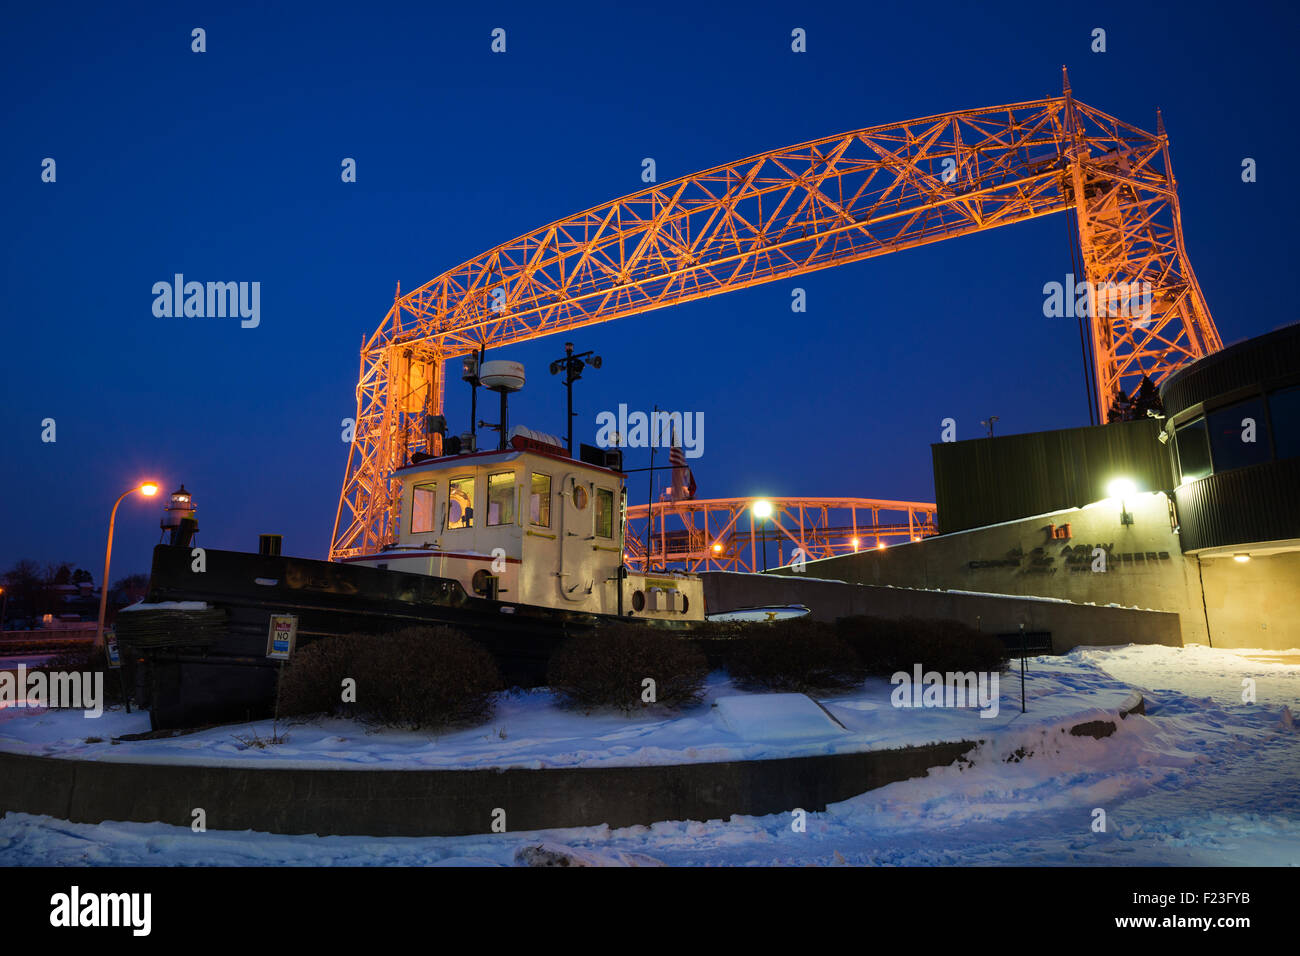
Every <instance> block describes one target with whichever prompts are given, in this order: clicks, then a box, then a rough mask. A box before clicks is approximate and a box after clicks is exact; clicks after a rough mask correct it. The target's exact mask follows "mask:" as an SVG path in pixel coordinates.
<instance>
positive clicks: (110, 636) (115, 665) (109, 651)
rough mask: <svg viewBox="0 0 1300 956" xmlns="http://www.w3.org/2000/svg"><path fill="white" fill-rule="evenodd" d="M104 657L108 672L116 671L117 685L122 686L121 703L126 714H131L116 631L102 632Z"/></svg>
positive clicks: (107, 630)
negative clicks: (124, 706)
mask: <svg viewBox="0 0 1300 956" xmlns="http://www.w3.org/2000/svg"><path fill="white" fill-rule="evenodd" d="M104 655H105V656H106V657H107V658H108V668H109V670H115V671H117V680H118V683H120V684H121V685H122V703H123V704H125V705H126V712H127V713H128V714H129V713H131V698H130V696H129V695H128V694H127V692H126V675H125V674H123V673H122V654H121V652H120V651H119V650H118V647H117V629H116V628H106V629H105V630H104Z"/></svg>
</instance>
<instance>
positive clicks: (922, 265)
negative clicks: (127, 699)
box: [0, 0, 1300, 579]
mask: <svg viewBox="0 0 1300 956" xmlns="http://www.w3.org/2000/svg"><path fill="white" fill-rule="evenodd" d="M196 26H199V27H203V28H204V29H205V30H206V31H207V52H206V53H202V54H196V53H192V52H191V51H190V43H191V40H190V31H191V29H192V28H194V27H196ZM494 27H503V28H505V29H506V31H507V39H508V46H507V53H506V54H505V55H494V54H493V53H491V52H490V49H489V46H490V39H491V38H490V33H491V31H492V29H493V28H494ZM794 27H802V28H804V29H805V30H806V31H807V37H808V52H807V53H806V54H793V53H791V51H790V32H791V30H792V29H793V28H794ZM1094 27H1103V28H1105V29H1106V31H1107V47H1108V49H1107V52H1106V53H1104V54H1094V53H1091V52H1090V50H1089V46H1090V42H1091V36H1090V34H1091V31H1092V29H1093V28H1094ZM1296 27H1297V14H1296V13H1295V12H1294V9H1292V8H1291V5H1290V4H1286V3H1256V4H1221V5H1220V4H1215V5H1208V4H1198V3H1187V2H1182V3H1168V4H1144V3H1132V2H1118V3H1087V4H1069V5H1066V4H1053V3H1041V2H1035V3H1016V4H992V5H987V6H986V5H976V4H967V3H952V4H945V3H934V2H929V3H924V4H889V5H887V6H883V5H876V4H866V3H860V2H846V3H839V4H826V3H789V2H757V3H744V4H739V3H736V4H713V3H707V2H691V3H674V2H671V0H666V2H659V3H653V4H647V3H609V4H602V5H592V6H586V7H580V6H573V5H569V4H565V3H545V4H540V3H528V4H524V3H518V4H515V3H491V4H439V3H424V4H410V5H398V4H388V3H366V4H356V3H330V2H319V3H311V4H291V3H282V2H262V3H210V4H200V3H188V2H178V3H165V4H164V3H156V4H144V3H116V4H101V3H95V4H90V3H84V4H68V3H61V2H42V3H25V4H16V3H11V4H8V5H6V8H5V11H4V14H3V37H2V38H0V77H2V78H3V90H4V94H3V95H4V102H5V110H4V124H3V130H4V135H3V141H2V142H0V190H2V193H0V204H2V207H3V210H4V213H3V220H4V224H5V226H4V230H3V244H4V289H3V292H4V294H3V298H0V309H2V310H3V312H2V315H3V338H2V339H0V343H2V344H0V355H3V361H2V362H0V381H2V382H3V411H2V413H0V414H2V418H0V424H2V426H3V445H2V446H0V447H2V448H3V454H2V455H0V492H2V494H0V501H3V509H4V515H3V520H0V570H3V569H6V568H8V567H9V566H11V565H12V563H13V562H14V561H15V560H17V559H18V558H21V557H31V558H34V559H37V560H40V561H55V560H69V561H73V562H75V563H77V564H80V565H83V566H85V567H86V568H88V569H89V570H91V571H92V572H93V573H94V574H95V577H96V579H98V577H99V574H100V570H101V568H100V564H101V562H102V552H103V544H104V542H103V535H104V531H105V526H106V518H107V512H108V509H109V507H110V505H111V503H112V501H113V499H114V498H115V497H116V495H117V494H118V493H119V492H120V491H121V490H123V489H125V488H126V487H129V486H130V484H131V483H132V482H134V481H136V480H137V479H139V478H141V477H144V476H156V477H158V478H159V479H160V480H161V482H162V483H163V485H164V490H165V491H168V490H171V489H172V488H173V487H175V486H176V485H177V484H179V483H181V482H182V481H183V482H184V483H185V484H186V485H187V486H188V487H189V488H190V489H191V490H192V491H193V492H194V494H195V499H196V501H197V502H198V505H199V519H200V525H201V527H202V529H203V530H202V533H201V535H200V539H199V540H200V543H203V544H206V545H208V546H209V547H221V548H237V549H241V550H250V549H252V547H253V546H255V544H256V535H257V533H258V532H279V533H282V534H283V535H284V536H285V550H286V551H287V552H289V553H294V554H300V555H305V556H311V557H323V556H324V555H325V553H326V550H327V548H328V544H329V534H330V529H331V527H332V523H333V519H334V513H335V507H336V505H337V500H338V492H339V486H340V482H341V479H342V475H343V467H344V462H345V459H346V453H347V447H346V446H345V445H344V444H343V443H342V442H341V441H340V420H341V419H343V418H344V417H346V416H349V415H352V414H353V413H354V407H355V398H354V394H355V393H354V390H355V384H356V374H357V361H358V348H359V346H360V343H361V338H362V335H363V334H365V333H369V332H370V331H372V330H373V329H374V327H375V326H376V325H377V323H378V322H379V321H380V319H381V318H382V317H383V315H384V312H385V311H386V309H387V308H388V306H389V305H390V303H391V301H392V296H393V290H394V287H395V285H396V283H398V282H400V283H401V284H402V287H403V288H404V289H411V288H414V287H415V286H417V285H419V284H421V283H423V282H426V281H428V280H429V279H431V278H433V277H434V276H436V275H438V274H439V273H441V272H443V271H445V270H446V269H449V268H451V267H452V266H455V265H457V264H458V263H460V262H462V261H464V260H466V259H469V258H471V257H473V256H475V255H477V254H478V253H480V252H482V251H484V250H486V249H487V248H489V247H491V246H493V245H496V244H497V243H500V242H503V241H505V240H507V239H510V238H512V237H514V236H516V235H518V234H520V233H523V232H526V231H528V230H531V229H533V228H535V227H538V226H541V225H543V224H545V223H548V222H550V221H552V220H555V219H559V218H563V217H565V216H567V215H570V214H572V213H575V212H578V211H579V210H581V209H584V208H586V207H588V206H592V205H596V204H598V203H601V202H604V201H607V200H610V199H613V198H615V197H617V196H619V195H622V194H625V193H629V192H634V191H636V190H638V189H640V188H642V186H643V184H642V183H641V181H640V172H641V160H642V158H643V157H647V156H649V157H653V158H654V159H655V160H656V162H657V165H658V175H659V180H660V181H661V182H663V181H666V180H668V179H672V178H674V177H676V176H680V175H685V174H687V173H691V172H694V171H696V170H699V169H703V168H707V167H709V166H712V165H716V164H719V163H725V162H730V161H733V160H737V159H740V158H742V157H745V156H748V155H751V154H753V153H756V152H760V151H763V150H766V149H770V148H774V147H778V146H783V145H787V144H792V143H798V142H802V141H804V140H808V139H813V138H817V137H821V136H826V135H830V134H832V133H836V132H842V131H845V130H850V129H857V128H861V127H865V126H872V125H878V124H884V123H891V122H898V121H901V120H905V119H910V118H912V117H917V116H924V115H928V114H932V113H938V112H946V111H950V110H956V109H963V108H970V107H979V106H988V105H994V104H1001V103H1009V102H1015V101H1019V100H1025V99H1032V98H1036V97H1041V96H1049V95H1055V94H1057V93H1059V92H1060V68H1061V65H1062V64H1066V65H1068V66H1069V69H1070V75H1071V79H1072V82H1073V86H1074V90H1075V94H1076V95H1077V96H1078V97H1079V98H1080V99H1081V100H1082V101H1084V102H1086V103H1088V104H1090V105H1093V106H1096V107H1098V108H1100V109H1102V110H1105V111H1106V112H1109V113H1112V114H1114V115H1117V116H1119V117H1120V118H1122V119H1124V120H1127V121H1129V122H1133V123H1136V124H1138V125H1141V126H1143V127H1145V128H1148V129H1153V128H1154V123H1155V108H1156V107H1157V106H1160V107H1162V108H1163V110H1164V116H1165V122H1166V125H1167V127H1168V131H1169V134H1170V137H1171V140H1172V144H1173V145H1172V156H1173V162H1174V168H1175V171H1176V173H1177V176H1178V182H1179V188H1180V194H1181V197H1182V209H1183V218H1184V224H1185V228H1186V237H1187V247H1188V251H1189V253H1190V256H1191V259H1192V262H1193V265H1194V267H1195V269H1196V272H1197V275H1198V276H1199V278H1200V280H1201V284H1202V286H1203V288H1204V290H1205V293H1206V296H1207V297H1208V299H1209V303H1210V307H1211V310H1212V312H1213V314H1214V317H1215V320H1216V321H1217V324H1218V326H1219V329H1220V332H1221V334H1222V336H1223V339H1224V341H1225V342H1232V341H1236V340H1238V339H1241V338H1244V337H1248V336H1251V335H1255V334H1258V333H1261V332H1264V331H1267V330H1269V329H1272V328H1275V327H1277V326H1279V325H1283V324H1286V323H1288V322H1292V321H1294V320H1295V319H1296V318H1297V316H1296V313H1295V310H1294V308H1293V307H1292V300H1293V294H1292V292H1293V290H1292V289H1291V287H1290V283H1291V282H1292V281H1293V276H1294V274H1295V271H1294V268H1293V263H1294V257H1295V250H1294V245H1293V241H1292V233H1293V232H1294V227H1295V224H1296V222H1297V219H1298V217H1297V209H1296V195H1297V192H1296V190H1295V188H1294V181H1293V178H1292V176H1291V175H1290V172H1291V168H1292V166H1293V164H1294V162H1295V159H1296V157H1297V155H1300V143H1297V133H1296V123H1295V122H1294V118H1293V117H1292V115H1291V109H1290V104H1291V101H1292V94H1293V92H1294V90H1295V85H1296V84H1295V80H1296V71H1295V67H1294V63H1295V62H1296V58H1295V54H1294V50H1295V46H1296V42H1297V39H1298V36H1297V33H1298V31H1297V29H1296ZM1247 156H1249V157H1253V158H1255V159H1256V160H1257V162H1258V170H1259V181H1258V182H1256V183H1253V184H1245V183H1243V182H1242V181H1241V176H1240V167H1241V161H1242V158H1243V157H1247ZM45 157H52V158H54V159H55V160H56V162H57V182H55V183H53V184H49V183H42V182H41V162H42V160H43V159H44V158H45ZM343 157H355V158H356V160H357V163H358V181H357V182H356V183H355V184H344V183H342V182H341V181H340V175H339V173H340V162H341V160H342V158H343ZM1066 228H1067V220H1066V219H1064V218H1063V217H1059V216H1058V217H1049V218H1046V219H1042V220H1038V221H1035V222H1032V223H1028V224H1024V225H1020V226H1016V227H1013V228H1011V229H1008V230H1001V231H993V232H990V233H985V234H981V235H977V236H971V237H967V238H963V239H960V240H956V241H953V242H950V243H943V244H939V245H935V246H931V247H929V248H924V249H919V250H913V251H910V252H906V253H903V254H899V255H894V256H888V257H883V258H877V259H873V260H869V261H867V262H864V263H859V264H856V265H851V266H845V267H841V268H838V269H833V270H829V271H825V272H820V273H816V274H813V275H809V276H806V277H802V278H801V279H799V280H798V281H797V282H789V281H785V282H777V283H774V284H770V285H766V286H761V287H758V288H756V289H751V290H748V291H743V292H738V293H733V294H731V295H727V296H721V297H714V298H712V299H709V300H706V301H703V302H699V303H694V304H690V305H686V306H683V307H680V308H677V309H670V310H662V311H658V312H653V313H650V314H647V315H643V316H639V317H635V318H630V319H624V320H621V321H618V322H614V323H609V324H605V325H601V326H596V327H594V328H590V329H585V330H579V331H577V332H575V333H572V335H571V337H572V338H573V340H574V341H575V342H576V343H577V345H578V349H579V350H584V349H589V348H590V349H596V350H597V351H598V352H600V353H601V354H602V355H603V356H604V358H605V366H604V368H602V369H601V370H599V371H595V372H591V373H589V374H588V375H587V376H586V377H585V378H584V380H583V381H582V382H581V383H580V384H579V386H578V392H577V396H578V397H577V401H578V409H579V411H581V412H582V413H583V417H581V418H579V419H578V423H577V432H578V434H579V435H581V436H583V437H586V438H587V439H588V440H590V437H591V436H592V435H593V434H594V430H595V424H594V418H595V414H596V412H598V411H600V410H604V409H616V408H617V406H618V403H620V402H625V403H627V404H628V405H629V407H631V408H633V409H649V408H651V407H652V406H653V405H654V404H656V403H658V404H659V405H660V406H661V407H666V408H671V409H677V410H683V411H702V412H704V414H705V455H704V457H703V458H701V459H699V460H698V461H696V462H695V463H694V464H695V472H696V475H697V478H698V481H699V486H700V495H701V496H702V497H721V496H739V495H749V494H773V495H779V494H803V495H861V496H874V497H890V498H908V499H920V500H933V499H932V495H933V486H932V479H931V474H930V450H929V444H930V443H931V442H933V441H937V440H938V437H939V422H940V420H941V419H942V418H944V417H952V418H955V419H956V421H957V428H958V437H959V438H966V437H974V436H975V435H977V434H979V432H980V426H979V420H980V419H981V418H985V417H986V416H988V415H990V414H996V415H999V416H1000V419H1001V420H1000V423H999V430H1000V431H1004V432H1022V431H1034V430H1039V429H1046V428H1057V427H1066V426H1073V425H1078V424H1085V423H1086V422H1087V411H1086V406H1085V400H1084V386H1083V382H1082V378H1081V371H1080V359H1079V347H1078V339H1077V331H1076V328H1075V324H1074V321H1073V320H1049V319H1044V318H1043V317H1042V300H1043V296H1042V285H1043V283H1044V282H1046V281H1051V280H1053V279H1057V280H1060V279H1062V278H1063V276H1064V274H1065V273H1066V272H1067V271H1069V269H1070V260H1069V253H1068V246H1067V242H1066ZM177 272H180V273H183V274H184V275H185V276H186V277H188V278H192V279H198V280H202V281H206V280H243V281H254V280H255V281H259V282H261V288H262V294H261V325H260V327H258V328H256V329H241V328H240V327H239V323H238V321H237V320H232V319H195V318H189V319H185V318H181V319H175V318H172V319H167V318H155V317H154V315H153V313H152V304H153V295H152V293H151V288H152V286H153V284H154V283H155V282H158V281H163V280H167V281H169V280H170V279H171V277H172V275H173V274H174V273H177ZM794 285H800V286H802V287H804V288H805V289H806V290H807V296H808V311H807V313H806V314H804V315H800V316H793V315H792V314H791V312H790V307H789V303H790V289H791V287H792V286H794ZM564 338H565V336H557V337H552V338H549V339H545V340H542V341H539V342H533V343H529V344H528V345H527V346H524V347H520V348H516V349H513V350H511V351H510V352H509V353H499V354H498V357H509V358H515V359H518V360H520V361H523V362H524V363H525V364H526V366H527V368H528V370H529V375H530V385H529V386H528V388H527V389H526V390H525V391H524V393H523V394H522V395H521V396H520V397H519V398H517V400H516V401H515V403H513V405H512V422H514V423H519V424H527V425H530V426H531V427H534V428H539V429H542V430H546V431H552V432H556V433H560V432H562V430H563V389H562V387H561V386H560V385H559V380H558V379H556V378H552V377H551V376H550V375H549V374H547V370H546V363H548V362H549V360H551V359H553V358H555V357H557V356H558V355H560V354H561V353H562V351H563V341H564ZM489 411H491V409H489ZM448 415H449V418H450V420H451V423H452V425H453V427H455V428H456V429H457V430H460V429H462V428H463V427H464V421H465V419H467V418H468V400H467V398H466V395H465V390H464V388H463V387H462V386H461V385H460V383H459V381H457V380H455V378H454V377H453V382H452V384H451V386H450V387H449V390H448ZM488 417H491V416H488ZM45 418H53V419H55V420H56V422H57V441H56V442H54V443H45V442H42V441H41V431H42V429H41V422H42V420H43V419H45ZM645 457H646V454H645V452H637V453H635V454H632V455H630V456H629V461H628V464H629V467H632V466H638V465H643V464H645V461H643V460H641V459H644V458H645ZM642 478H643V476H638V480H637V481H636V482H635V483H634V484H633V500H634V501H637V500H640V498H642V497H643V494H642V493H641V489H642V488H643V480H641V479H642ZM158 518H159V510H158V507H157V505H156V504H155V503H154V502H145V501H143V500H136V501H133V502H128V503H124V504H123V507H122V510H121V511H120V512H119V517H118V535H117V544H116V548H115V559H114V571H113V577H114V578H116V577H118V576H119V575H122V574H127V573H129V572H133V571H146V570H148V566H149V549H150V547H151V545H152V544H153V543H154V542H156V541H157V538H158V529H157V523H158Z"/></svg>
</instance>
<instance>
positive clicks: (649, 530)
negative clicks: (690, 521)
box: [645, 405, 659, 572]
mask: <svg viewBox="0 0 1300 956" xmlns="http://www.w3.org/2000/svg"><path fill="white" fill-rule="evenodd" d="M658 412H659V406H658V405H656V406H655V413H656V414H655V415H654V416H652V417H651V418H650V423H651V427H653V426H654V422H655V421H657V420H658ZM648 477H649V480H650V488H649V492H650V495H649V505H650V507H649V510H648V512H647V515H648V519H649V520H647V521H646V526H645V569H646V571H647V572H648V571H649V570H650V539H651V537H652V536H653V533H654V527H655V441H654V436H653V435H651V436H650V474H649V476H648Z"/></svg>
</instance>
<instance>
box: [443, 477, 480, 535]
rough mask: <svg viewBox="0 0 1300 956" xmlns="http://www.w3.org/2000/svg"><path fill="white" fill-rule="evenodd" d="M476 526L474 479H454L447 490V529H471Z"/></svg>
mask: <svg viewBox="0 0 1300 956" xmlns="http://www.w3.org/2000/svg"><path fill="white" fill-rule="evenodd" d="M473 524H474V478H473V477H472V476H471V477H469V478H454V479H452V481H451V484H450V485H449V487H448V488H447V527H448V528H469V527H472V526H473Z"/></svg>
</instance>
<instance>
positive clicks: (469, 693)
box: [280, 627, 501, 729]
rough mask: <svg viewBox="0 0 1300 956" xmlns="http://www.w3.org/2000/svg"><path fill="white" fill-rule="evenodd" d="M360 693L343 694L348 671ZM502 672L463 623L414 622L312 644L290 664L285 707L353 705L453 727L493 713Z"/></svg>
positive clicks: (385, 719) (335, 710)
mask: <svg viewBox="0 0 1300 956" xmlns="http://www.w3.org/2000/svg"><path fill="white" fill-rule="evenodd" d="M347 677H351V678H353V679H354V680H355V681H356V687H357V695H356V696H357V701H356V704H355V705H345V704H343V703H342V701H341V696H342V692H341V688H342V681H343V680H344V678H347ZM500 689H501V676H500V673H499V672H498V670H497V666H496V662H495V661H494V660H493V659H492V656H491V655H490V654H489V653H488V652H487V651H486V650H484V649H483V648H482V647H481V646H480V645H478V644H476V643H475V642H474V641H471V640H470V639H469V638H467V637H466V636H465V635H464V634H461V633H460V632H459V631H455V630H452V629H451V628H447V627H409V628H405V629H403V630H400V631H397V632H395V633H392V634H377V635H369V634H348V635H343V636H339V637H326V638H322V639H321V640H319V641H316V642H314V643H312V644H309V645H307V646H306V647H304V648H303V649H302V651H301V652H298V653H296V654H295V655H294V660H293V661H291V662H290V663H289V664H288V665H287V666H286V668H285V671H284V674H283V676H282V678H281V684H280V713H281V714H286V715H287V714H307V713H322V712H323V713H327V714H339V713H342V714H347V713H349V712H353V713H356V714H359V715H364V716H367V717H370V718H372V719H374V720H378V721H379V722H380V723H383V724H387V725H389V726H392V727H409V728H411V729H418V728H421V727H450V726H454V725H457V724H466V723H479V722H482V721H484V720H486V719H487V718H489V717H490V716H491V715H492V710H493V700H492V695H493V693H494V692H496V691H498V690H500Z"/></svg>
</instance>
